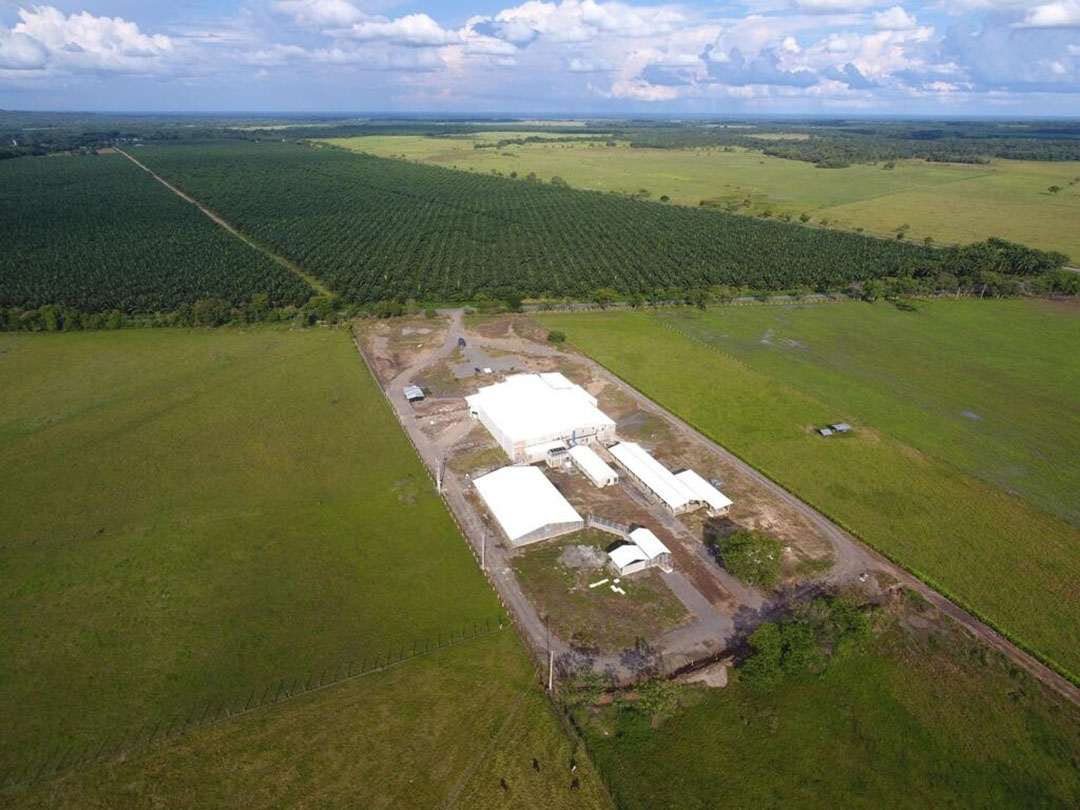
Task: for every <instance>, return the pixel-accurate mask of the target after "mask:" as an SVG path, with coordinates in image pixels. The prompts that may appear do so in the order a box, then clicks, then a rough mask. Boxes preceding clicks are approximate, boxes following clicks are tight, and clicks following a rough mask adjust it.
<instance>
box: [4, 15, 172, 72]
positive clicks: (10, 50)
mask: <svg viewBox="0 0 1080 810" xmlns="http://www.w3.org/2000/svg"><path fill="white" fill-rule="evenodd" d="M173 50H174V43H173V40H172V39H170V38H169V37H167V36H164V35H162V34H155V35H152V36H151V35H147V34H143V33H142V32H141V31H140V30H139V26H138V25H136V24H135V23H133V22H128V21H127V20H124V19H121V18H120V17H95V16H94V15H93V14H90V13H88V12H85V11H84V12H82V13H79V14H71V15H70V16H65V15H64V13H63V12H62V11H60V10H58V9H56V8H53V7H52V6H34V7H32V8H23V9H19V22H18V23H17V24H16V25H15V26H14V27H13V28H11V29H10V30H8V31H2V30H0V68H2V69H5V70H38V71H61V72H62V71H75V72H77V71H97V72H116V73H147V72H154V71H157V70H159V69H161V68H162V67H163V66H164V64H163V63H164V59H165V58H166V57H168V56H169V55H170V54H171V53H172V52H173Z"/></svg>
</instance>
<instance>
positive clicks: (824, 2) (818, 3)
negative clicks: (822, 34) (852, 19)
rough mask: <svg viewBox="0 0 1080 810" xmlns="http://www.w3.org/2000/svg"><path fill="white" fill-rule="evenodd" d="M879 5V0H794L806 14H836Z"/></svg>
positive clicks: (796, 5) (797, 6)
mask: <svg viewBox="0 0 1080 810" xmlns="http://www.w3.org/2000/svg"><path fill="white" fill-rule="evenodd" d="M877 5H881V2H880V0H795V7H796V8H798V9H799V11H802V12H805V13H806V14H836V13H841V12H851V11H861V10H863V9H864V8H867V7H869V6H877Z"/></svg>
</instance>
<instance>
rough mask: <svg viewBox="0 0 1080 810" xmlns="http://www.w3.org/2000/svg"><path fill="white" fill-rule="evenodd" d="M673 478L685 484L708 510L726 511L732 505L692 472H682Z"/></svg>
mask: <svg viewBox="0 0 1080 810" xmlns="http://www.w3.org/2000/svg"><path fill="white" fill-rule="evenodd" d="M675 477H676V478H678V479H679V480H680V481H682V482H683V483H684V484H686V486H687V487H688V488H689V489H690V491H691V492H693V493H694V495H696V496H697V499H698V500H699V501H705V503H707V504H708V505H709V508H710V509H717V510H719V509H727V508H728V507H729V506H731V504H732V500H731V498H729V497H728V496H727V495H725V494H724V493H723V492H721V491H720V490H718V489H717V488H716V487H714V486H713V485H712V484H710V483H709V482H708V481H706V480H705V479H704V478H702V477H701V476H700V475H698V474H697V473H696V472H694V471H693V470H683V471H682V472H681V473H675Z"/></svg>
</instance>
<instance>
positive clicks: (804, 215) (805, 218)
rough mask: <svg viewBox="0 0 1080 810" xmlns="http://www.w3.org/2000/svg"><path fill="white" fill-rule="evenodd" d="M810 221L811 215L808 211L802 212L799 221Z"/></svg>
mask: <svg viewBox="0 0 1080 810" xmlns="http://www.w3.org/2000/svg"><path fill="white" fill-rule="evenodd" d="M809 221H810V215H809V214H808V213H806V212H805V211H803V212H802V213H801V214H799V222H809Z"/></svg>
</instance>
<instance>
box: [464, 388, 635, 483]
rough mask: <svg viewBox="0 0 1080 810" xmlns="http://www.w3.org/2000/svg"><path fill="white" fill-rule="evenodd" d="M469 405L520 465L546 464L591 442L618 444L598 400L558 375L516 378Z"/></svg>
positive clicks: (475, 396)
mask: <svg viewBox="0 0 1080 810" xmlns="http://www.w3.org/2000/svg"><path fill="white" fill-rule="evenodd" d="M465 401H466V402H467V403H468V405H469V413H470V414H471V415H472V416H473V417H474V418H476V419H479V420H480V422H481V423H482V424H483V425H484V427H486V428H487V429H488V432H490V433H491V435H492V436H493V437H494V438H495V441H497V442H498V443H499V446H500V447H502V449H503V450H504V451H505V452H506V455H507V456H508V457H509V458H510V459H511V460H512V461H513V462H514V463H516V464H520V463H525V464H532V463H534V462H537V461H544V460H545V459H546V456H547V454H548V453H549V452H550V451H552V450H556V449H559V448H563V449H565V448H566V447H567V446H568V445H572V444H576V443H578V442H582V441H586V440H595V441H598V442H605V441H615V422H614V420H612V419H611V418H610V417H609V416H607V414H605V413H604V412H603V411H601V410H600V409H599V408H597V407H596V397H594V396H593V395H592V394H590V393H589V392H588V391H586V390H585V389H584V388H582V387H581V386H580V385H575V384H574V383H572V382H570V380H568V379H567V378H566V377H565V376H564V375H562V374H560V373H558V372H553V373H550V374H515V375H513V376H511V377H508V378H507V379H506V381H505V382H501V383H496V384H494V385H488V386H485V387H483V388H481V389H480V390H479V391H478V392H477V393H475V394H473V395H472V396H470V397H466V398H465Z"/></svg>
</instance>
